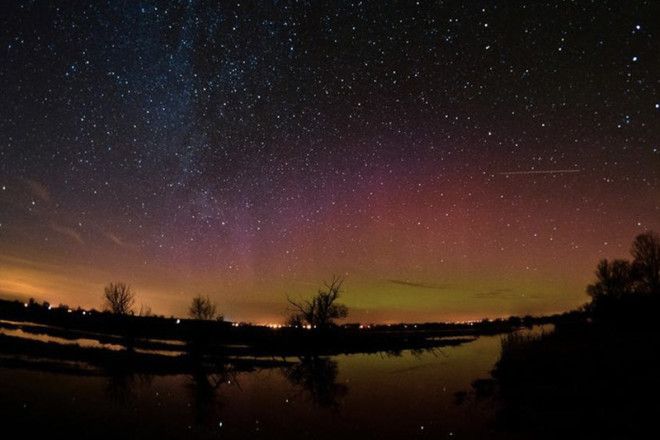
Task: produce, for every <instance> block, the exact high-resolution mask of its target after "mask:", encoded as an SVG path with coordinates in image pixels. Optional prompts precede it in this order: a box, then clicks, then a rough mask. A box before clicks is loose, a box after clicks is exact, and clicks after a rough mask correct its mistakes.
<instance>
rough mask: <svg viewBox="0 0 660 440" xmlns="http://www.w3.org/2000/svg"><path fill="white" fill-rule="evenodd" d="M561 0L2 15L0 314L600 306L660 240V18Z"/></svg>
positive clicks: (39, 5) (251, 315) (36, 5)
mask: <svg viewBox="0 0 660 440" xmlns="http://www.w3.org/2000/svg"><path fill="white" fill-rule="evenodd" d="M74 3H75V4H74ZM219 3H220V4H219ZM548 3H549V4H546V3H544V2H528V3H527V2H522V3H520V4H517V3H516V2H514V3H510V2H472V1H471V2H417V3H415V2H400V3H394V2H384V1H374V2H353V3H349V2H296V3H288V2H275V3H274V4H272V5H268V4H266V2H256V3H249V2H240V3H225V2H215V1H209V2H197V1H185V2H184V1H181V2H151V1H141V2H132V1H106V2H89V3H87V4H86V5H85V4H84V3H83V2H70V3H69V2H63V3H61V4H60V5H59V6H56V5H55V4H54V2H13V1H12V2H5V3H3V5H2V9H3V11H2V14H1V15H0V23H1V24H2V26H0V61H1V62H0V80H1V81H0V84H1V85H2V91H1V94H2V107H1V108H0V113H1V117H0V295H2V296H3V297H16V298H27V297H35V298H37V299H39V300H50V301H51V302H54V303H57V302H64V303H67V304H71V305H78V304H80V305H83V306H85V307H94V306H96V307H98V306H99V303H100V296H101V294H102V288H103V285H104V284H105V283H107V282H109V281H113V280H124V281H126V282H129V283H130V284H131V285H132V286H133V287H134V288H135V290H136V291H137V293H138V302H140V303H144V304H147V305H149V306H151V308H152V309H153V310H154V312H156V313H163V314H167V315H170V314H174V315H183V314H185V310H186V305H187V303H188V302H189V301H190V298H191V297H192V296H193V295H195V294H199V293H202V294H209V295H210V296H211V297H212V298H214V300H215V301H216V302H217V303H218V307H219V309H221V310H222V311H223V312H224V313H225V315H226V316H227V317H229V318H231V319H242V320H252V321H255V322H266V321H269V320H271V321H272V320H278V321H279V320H281V318H282V313H283V312H284V309H285V306H286V295H287V294H288V295H292V296H301V295H304V294H308V293H313V292H314V291H315V289H316V287H317V286H318V285H319V283H320V282H321V281H322V280H323V279H324V278H328V277H330V276H331V275H332V274H343V275H345V276H346V284H345V285H346V292H345V295H344V300H345V302H346V304H348V305H349V307H350V308H351V310H352V314H351V318H353V319H354V320H362V321H399V320H407V321H425V320H439V319H463V318H476V317H482V316H504V315H509V314H512V313H516V314H522V313H537V314H540V313H548V312H555V311H563V310H568V309H570V308H573V307H575V306H578V305H580V304H582V303H583V302H585V301H586V299H587V297H586V296H585V294H584V285H585V284H586V283H587V282H588V281H589V280H590V279H591V273H592V270H593V267H594V266H595V264H596V262H597V260H598V259H599V258H603V257H617V256H626V254H627V252H628V245H629V243H630V241H631V240H632V238H633V237H634V236H635V234H637V233H640V232H643V231H644V230H647V229H656V230H658V229H660V124H659V123H658V122H659V121H658V119H659V116H660V108H659V107H660V97H659V96H658V86H659V78H660V61H659V59H658V54H659V53H660V44H659V42H660V35H658V34H659V33H660V27H659V26H658V21H657V17H659V16H660V7H659V5H658V2H655V1H626V2H621V1H611V2H608V1H602V2H596V3H593V2H588V1H584V2H580V1H574V2H565V3H564V2H562V3H561V4H559V2H557V3H558V4H556V5H555V4H554V3H555V2H548ZM338 4H341V6H338Z"/></svg>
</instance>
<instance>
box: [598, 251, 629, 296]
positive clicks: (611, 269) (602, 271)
mask: <svg viewBox="0 0 660 440" xmlns="http://www.w3.org/2000/svg"><path fill="white" fill-rule="evenodd" d="M595 274H596V282H595V283H594V284H590V285H589V286H587V293H588V294H589V296H591V297H592V298H593V299H594V301H598V300H601V299H603V298H621V297H622V296H623V295H625V294H628V293H632V292H633V283H632V281H633V278H632V266H631V264H630V263H629V262H628V261H626V260H613V261H611V262H610V261H608V260H607V259H605V260H601V261H600V262H599V263H598V267H597V268H596V272H595Z"/></svg>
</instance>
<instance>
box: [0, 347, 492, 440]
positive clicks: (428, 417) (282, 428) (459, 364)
mask: <svg viewBox="0 0 660 440" xmlns="http://www.w3.org/2000/svg"><path fill="white" fill-rule="evenodd" d="M500 338H501V337H500V336H489V337H481V338H479V339H477V340H476V341H474V342H470V343H467V344H464V345H462V346H458V347H450V348H444V349H441V350H437V351H436V352H434V353H430V352H425V353H421V354H415V353H411V352H408V351H406V352H403V353H402V354H401V356H387V355H348V356H336V357H331V358H326V359H320V360H319V359H308V360H305V361H303V362H302V363H299V364H297V365H295V366H293V367H291V368H274V369H264V370H259V371H255V372H249V373H245V372H244V373H238V374H227V375H223V376H220V375H213V376H206V375H203V374H200V375H198V376H196V377H195V376H191V375H177V376H136V375H125V374H114V375H109V376H101V377H98V376H90V377H80V376H72V375H66V374H54V373H44V372H36V371H24V370H14V369H5V368H0V384H1V391H0V418H1V419H4V420H2V425H3V427H4V428H5V429H7V428H9V427H16V428H18V429H19V431H18V432H23V433H24V434H26V435H27V434H30V433H31V432H34V431H36V430H43V429H47V430H49V431H51V432H53V433H58V435H59V434H61V435H62V436H67V437H70V438H99V437H115V436H116V437H117V438H152V437H159V438H184V437H188V438H263V439H270V438H289V439H298V438H309V439H325V438H328V439H329V438H333V439H337V438H344V439H352V438H359V439H365V438H378V439H380V438H401V439H406V438H479V437H481V438H483V437H493V434H492V432H491V431H492V429H491V426H492V422H493V417H494V409H493V408H492V404H489V403H487V402H483V401H481V402H475V401H473V400H469V401H468V402H467V403H463V404H461V405H458V404H457V403H456V397H455V393H456V392H458V391H468V390H469V389H470V384H471V382H472V381H473V380H475V379H478V378H485V377H488V375H489V372H490V370H491V369H492V367H493V365H494V364H495V362H496V361H497V359H498V358H499V354H500ZM5 432H7V431H5Z"/></svg>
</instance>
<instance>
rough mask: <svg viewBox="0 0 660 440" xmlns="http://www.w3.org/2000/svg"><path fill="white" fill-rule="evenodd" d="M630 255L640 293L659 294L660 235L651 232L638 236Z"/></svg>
mask: <svg viewBox="0 0 660 440" xmlns="http://www.w3.org/2000/svg"><path fill="white" fill-rule="evenodd" d="M630 253H631V254H632V256H633V258H634V260H633V263H632V268H633V271H634V274H635V277H636V278H637V281H638V287H637V288H638V290H639V291H640V293H653V294H660V235H658V234H657V233H656V232H653V231H648V232H645V233H643V234H640V235H638V236H637V237H635V241H634V242H633V245H632V249H631V250H630Z"/></svg>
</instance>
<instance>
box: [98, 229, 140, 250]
mask: <svg viewBox="0 0 660 440" xmlns="http://www.w3.org/2000/svg"><path fill="white" fill-rule="evenodd" d="M104 235H105V236H106V237H107V238H108V240H110V241H111V242H113V243H114V244H116V245H117V246H120V247H123V248H129V249H134V248H135V245H134V244H132V243H129V242H127V241H124V240H122V239H121V238H120V237H119V236H117V235H116V234H113V233H112V232H104Z"/></svg>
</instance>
